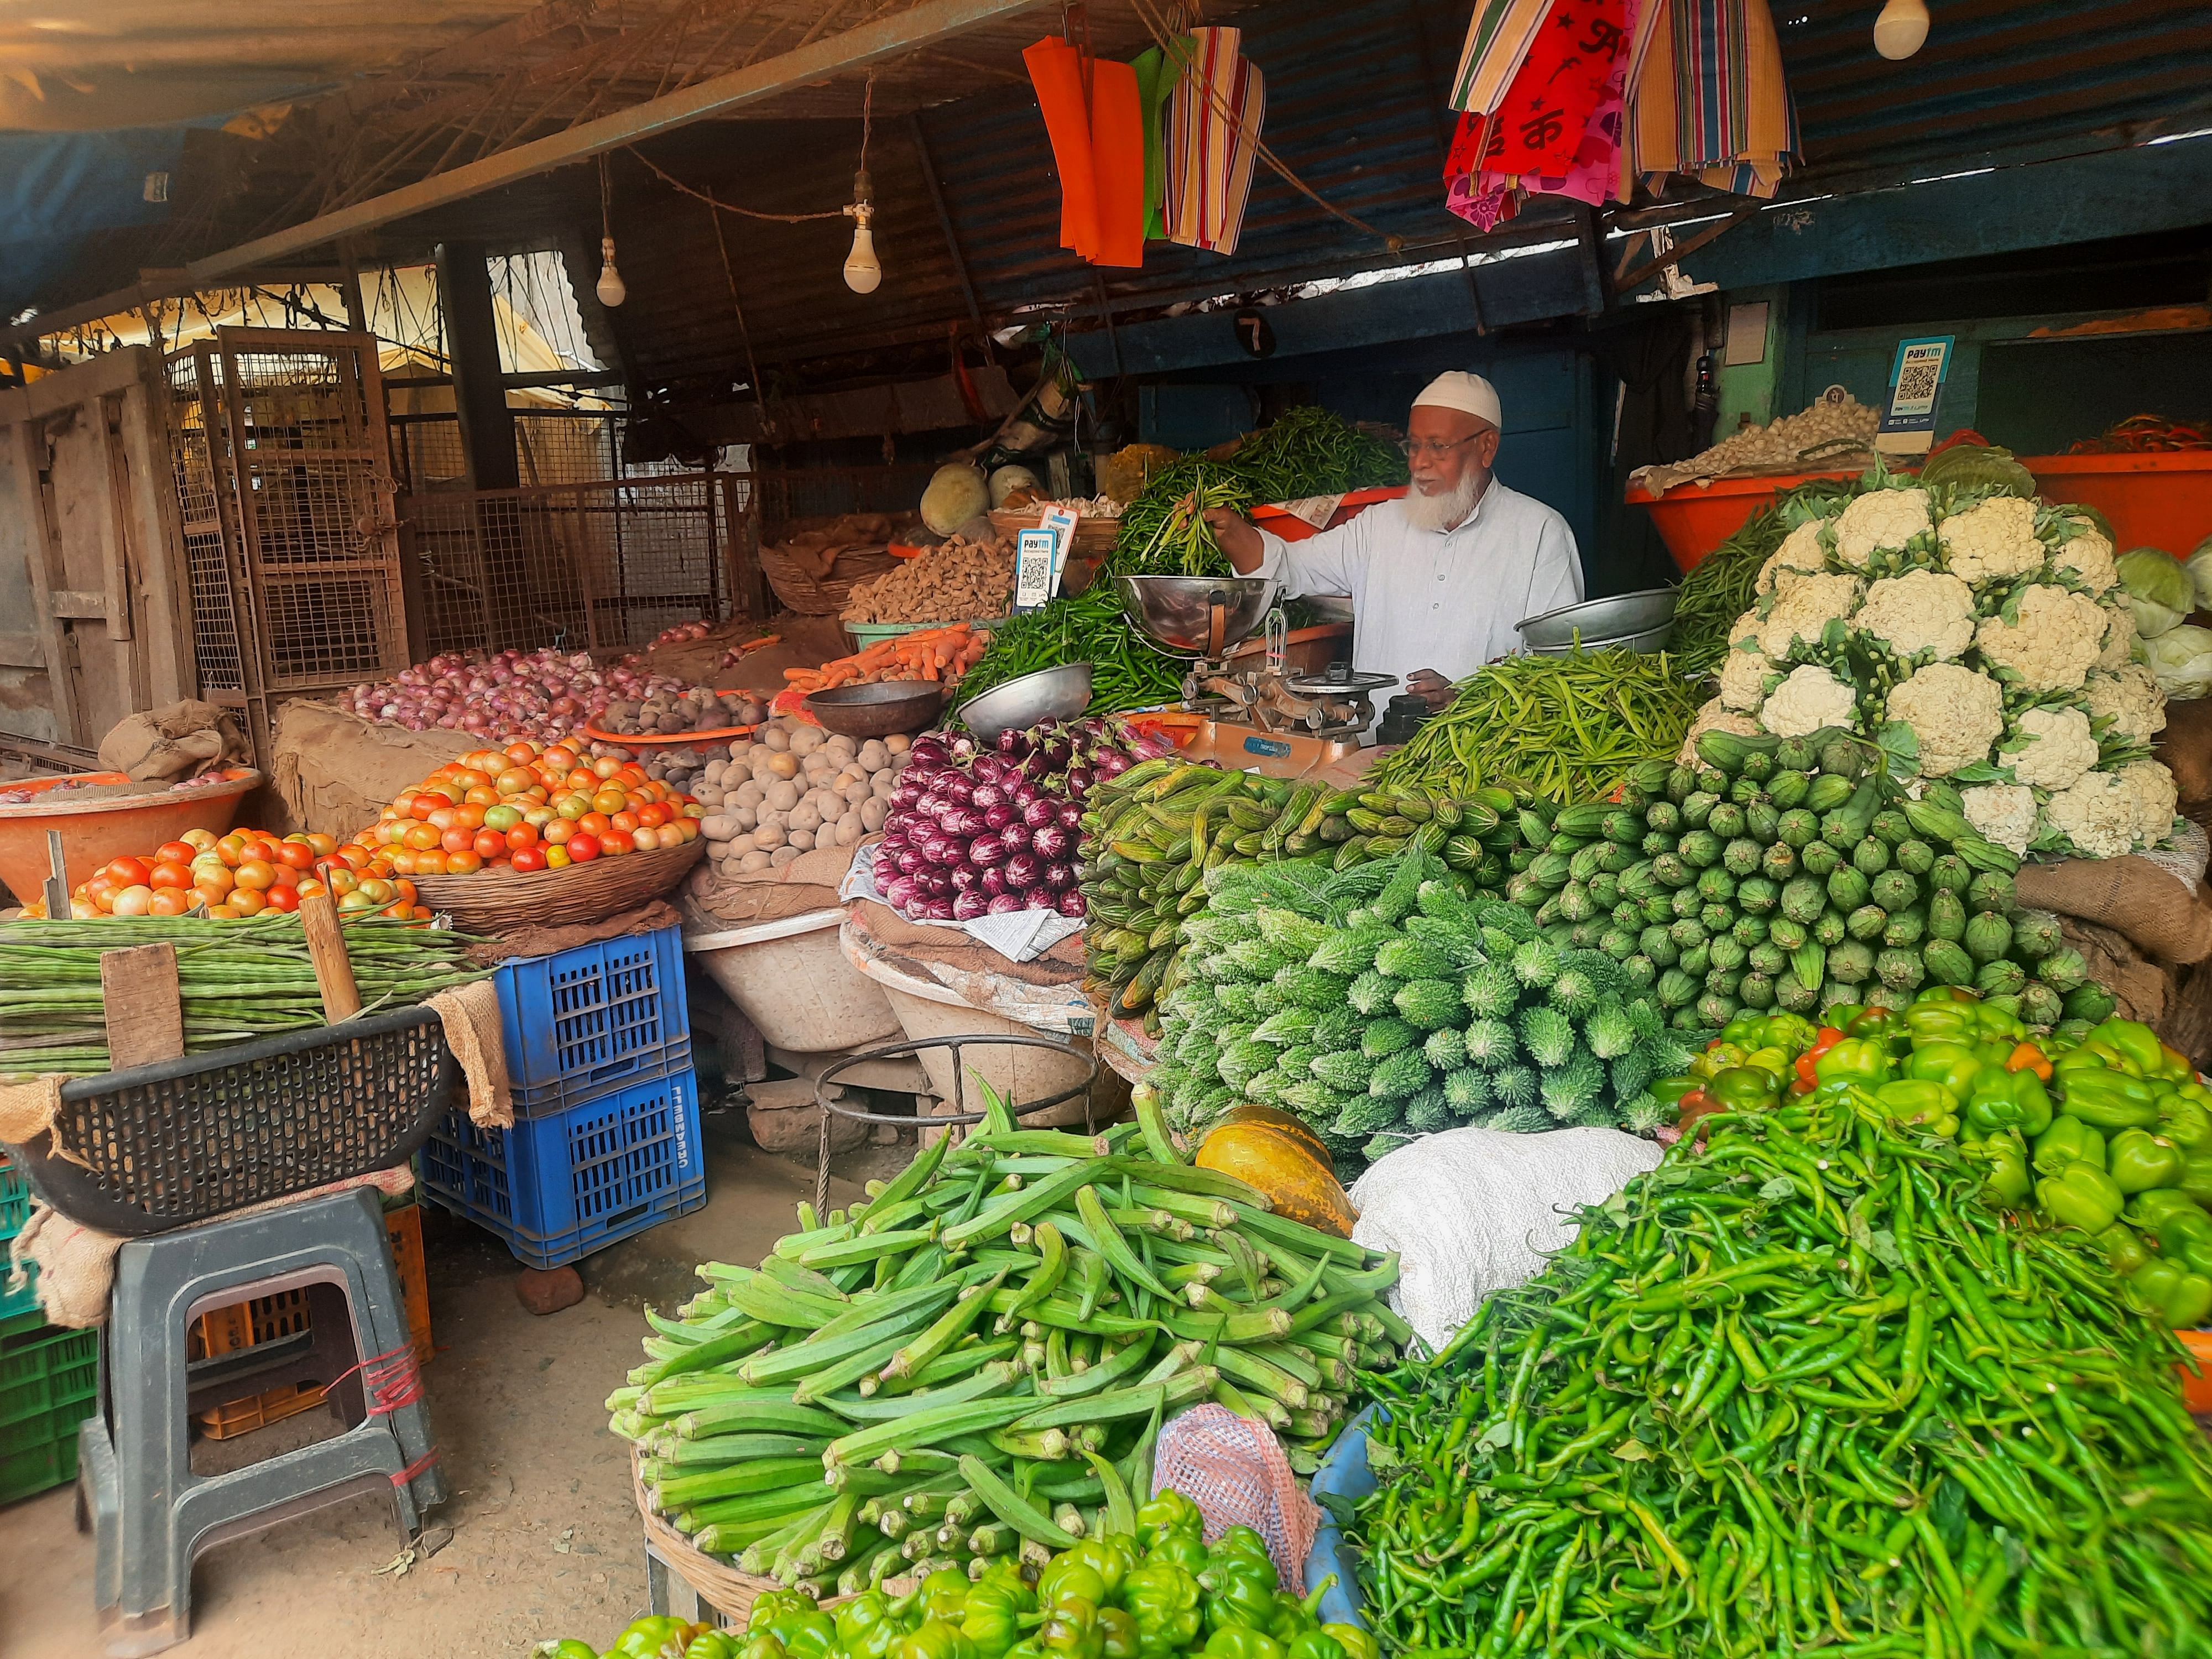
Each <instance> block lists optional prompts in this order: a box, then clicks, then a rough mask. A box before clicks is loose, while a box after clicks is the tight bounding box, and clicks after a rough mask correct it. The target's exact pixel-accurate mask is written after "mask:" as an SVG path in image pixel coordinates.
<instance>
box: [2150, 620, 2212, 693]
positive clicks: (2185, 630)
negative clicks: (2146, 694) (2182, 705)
mask: <svg viewBox="0 0 2212 1659" xmlns="http://www.w3.org/2000/svg"><path fill="white" fill-rule="evenodd" d="M2143 656H2144V658H2145V659H2147V660H2148V662H2149V664H2150V671H2151V673H2152V675H2153V676H2154V677H2155V678H2156V679H2157V681H2158V683H2159V684H2160V686H2161V687H2163V688H2164V690H2165V691H2166V696H2169V697H2175V698H2179V699H2181V700H2182V701H2185V702H2186V701H2187V700H2189V699H2191V698H2192V697H2203V696H2212V628H2196V627H2192V626H2191V625H2190V624H2189V623H2183V624H2181V626H2179V628H2169V629H2166V632H2165V633H2163V634H2161V635H2159V636H2158V637H2157V638H2156V639H2154V640H2152V641H2148V643H2146V644H2145V645H2144V647H2143Z"/></svg>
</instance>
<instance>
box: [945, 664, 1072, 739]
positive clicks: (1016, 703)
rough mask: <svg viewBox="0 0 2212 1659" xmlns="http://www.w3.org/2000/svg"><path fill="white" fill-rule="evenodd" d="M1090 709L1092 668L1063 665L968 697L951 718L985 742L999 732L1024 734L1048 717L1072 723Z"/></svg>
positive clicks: (1041, 670)
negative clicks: (1071, 721) (979, 694)
mask: <svg viewBox="0 0 2212 1659" xmlns="http://www.w3.org/2000/svg"><path fill="white" fill-rule="evenodd" d="M1090 707H1091V665H1090V664H1089V663H1087V662H1070V663H1062V664H1061V665H1060V666H1059V667H1057V668H1040V669H1039V670H1037V671H1036V673H1034V674H1024V675H1022V676H1020V677H1019V678H1016V679H1011V680H1008V681H1007V682H1006V684H1004V685H994V686H993V687H992V688H991V689H990V690H988V691H986V692H984V693H983V694H982V695H981V696H976V697H970V698H969V700H968V701H967V702H963V703H962V704H961V705H960V707H959V708H956V709H954V710H953V711H952V717H953V718H954V719H955V720H958V721H959V722H960V723H961V724H962V725H963V726H966V727H967V728H968V729H969V731H970V732H974V733H975V735H976V736H977V737H979V738H986V739H988V738H995V737H997V736H998V735H999V733H1000V732H1026V731H1027V730H1029V728H1030V726H1035V725H1036V723H1037V722H1038V721H1039V720H1043V719H1045V718H1046V717H1047V716H1048V715H1049V716H1050V717H1052V718H1053V719H1054V720H1073V719H1074V718H1075V717H1076V716H1077V715H1078V714H1081V713H1082V712H1083V711H1084V710H1085V709H1086V708H1090Z"/></svg>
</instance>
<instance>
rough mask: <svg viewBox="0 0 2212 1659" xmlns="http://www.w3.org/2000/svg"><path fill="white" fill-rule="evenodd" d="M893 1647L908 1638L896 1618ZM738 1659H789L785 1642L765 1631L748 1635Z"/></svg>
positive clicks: (892, 1636)
mask: <svg viewBox="0 0 2212 1659" xmlns="http://www.w3.org/2000/svg"><path fill="white" fill-rule="evenodd" d="M890 1630H891V1647H892V1648H893V1649H894V1650H896V1648H897V1646H898V1644H900V1643H901V1642H902V1641H904V1640H905V1639H906V1626H904V1625H902V1624H899V1623H897V1622H896V1620H894V1621H893V1622H892V1624H891V1626H890ZM738 1659H788V1656H787V1655H786V1654H785V1652H784V1650H783V1644H782V1643H781V1642H779V1641H777V1640H776V1639H775V1638H774V1637H773V1636H770V1635H769V1633H768V1632H766V1631H763V1632H761V1633H760V1634H759V1635H758V1636H748V1637H747V1638H745V1644H744V1646H743V1647H741V1648H739V1649H738Z"/></svg>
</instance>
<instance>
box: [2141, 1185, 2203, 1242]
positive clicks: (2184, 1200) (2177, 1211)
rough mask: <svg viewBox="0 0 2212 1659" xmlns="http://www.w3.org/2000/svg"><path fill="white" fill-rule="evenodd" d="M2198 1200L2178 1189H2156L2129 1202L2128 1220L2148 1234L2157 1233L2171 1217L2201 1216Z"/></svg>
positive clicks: (2201, 1211)
mask: <svg viewBox="0 0 2212 1659" xmlns="http://www.w3.org/2000/svg"><path fill="white" fill-rule="evenodd" d="M2203 1213H2204V1212H2203V1210H2201V1209H2199V1208H2198V1207H2197V1200H2195V1199H2193V1198H2191V1197H2190V1196H2189V1194H2187V1193H2185V1192H2184V1191H2183V1190H2182V1189H2181V1188H2178V1187H2154V1188H2151V1189H2150V1190H2149V1191H2148V1192H2143V1193H2137V1194H2136V1195H2135V1196H2134V1197H2133V1198H2131V1199H2130V1200H2128V1207H2127V1218H2128V1221H2129V1222H2130V1225H2134V1226H2136V1227H2140V1228H2142V1230H2143V1231H2146V1232H2152V1233H2154V1232H2156V1231H2158V1230H2159V1228H2160V1226H2162V1225H2165V1222H2166V1218H2167V1217H2168V1216H2171V1215H2194V1216H2201V1215H2203Z"/></svg>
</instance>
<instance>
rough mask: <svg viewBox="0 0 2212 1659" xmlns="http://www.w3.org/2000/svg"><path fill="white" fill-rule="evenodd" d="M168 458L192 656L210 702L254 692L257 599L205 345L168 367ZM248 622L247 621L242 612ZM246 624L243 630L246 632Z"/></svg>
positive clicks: (211, 355)
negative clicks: (251, 643)
mask: <svg viewBox="0 0 2212 1659" xmlns="http://www.w3.org/2000/svg"><path fill="white" fill-rule="evenodd" d="M168 373H169V428H170V443H169V459H170V464H171V465H172V467H173V470H174V471H175V474H176V483H177V506H178V516H179V521H180V523H181V526H182V528H183V531H184V537H185V565H186V570H187V574H188V575H189V576H190V578H191V596H192V637H193V649H194V654H195V657H196V659H197V663H198V667H199V683H200V684H199V689H200V693H201V695H202V696H208V695H210V694H212V693H217V692H234V693H241V694H242V693H244V692H245V691H246V690H248V685H247V670H248V667H249V664H248V662H247V660H246V653H245V652H244V651H243V650H242V649H241V648H240V635H241V633H243V632H246V631H249V630H250V629H251V627H252V621H251V593H250V591H249V589H248V588H247V586H246V583H245V582H244V581H243V580H241V568H240V563H239V560H238V535H237V519H236V505H235V502H234V499H233V496H232V493H231V489H230V485H229V453H228V449H229V446H228V440H227V438H226V436H225V432H224V419H223V409H222V389H221V381H220V378H219V375H218V372H217V369H216V362H215V349H214V348H213V347H212V346H211V345H209V344H207V343H204V342H203V343H200V344H198V345H197V346H194V347H193V348H191V349H190V350H189V351H185V352H182V353H180V354H179V355H178V356H173V357H172V358H170V359H169V361H168ZM242 611H243V612H244V613H245V614H244V616H243V617H242V616H241V612H242ZM241 623H243V624H244V625H243V627H241Z"/></svg>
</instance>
